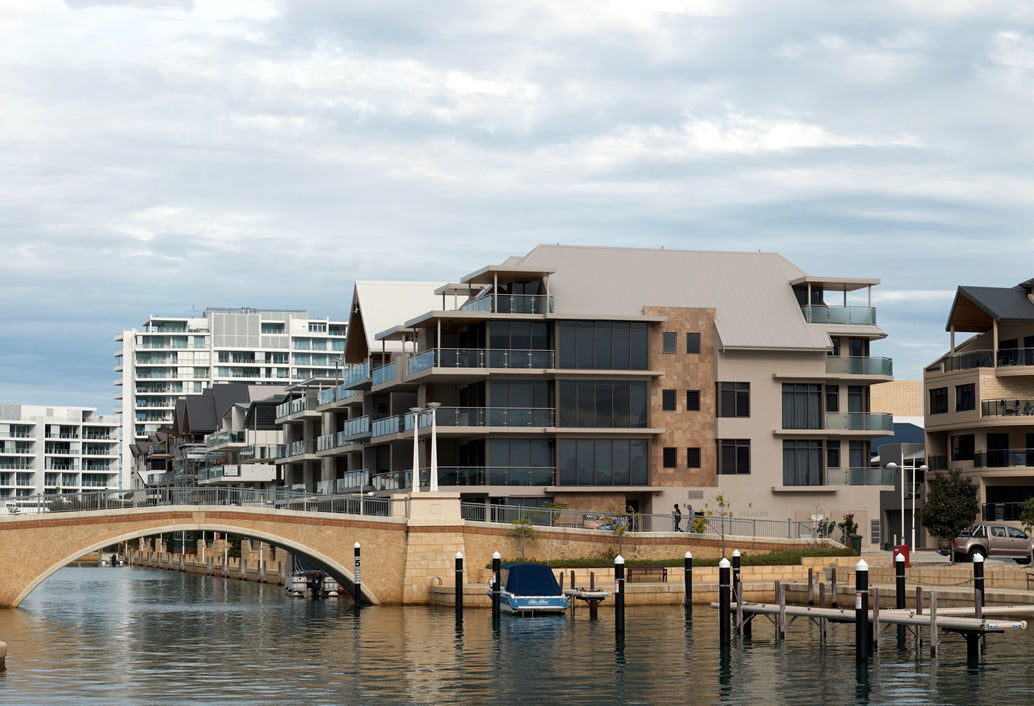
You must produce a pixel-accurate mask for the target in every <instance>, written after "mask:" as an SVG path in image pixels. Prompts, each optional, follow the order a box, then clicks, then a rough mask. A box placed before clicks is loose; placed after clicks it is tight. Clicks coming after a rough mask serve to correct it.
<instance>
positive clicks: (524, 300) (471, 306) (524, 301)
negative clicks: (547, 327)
mask: <svg viewBox="0 0 1034 706" xmlns="http://www.w3.org/2000/svg"><path fill="white" fill-rule="evenodd" d="M460 311H483V312H488V313H492V314H552V313H553V297H550V296H546V295H544V294H496V295H494V296H493V295H489V296H486V297H482V298H480V299H475V300H473V301H469V302H467V303H466V304H463V305H462V306H461V307H460Z"/></svg>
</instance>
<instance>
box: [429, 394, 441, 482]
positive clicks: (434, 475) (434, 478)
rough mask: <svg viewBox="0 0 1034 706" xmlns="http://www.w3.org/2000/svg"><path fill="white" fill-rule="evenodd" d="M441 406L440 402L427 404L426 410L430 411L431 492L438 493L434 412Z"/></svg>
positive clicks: (436, 440)
mask: <svg viewBox="0 0 1034 706" xmlns="http://www.w3.org/2000/svg"><path fill="white" fill-rule="evenodd" d="M441 406H442V403H441V402H428V403H427V408H428V409H429V410H431V492H432V493H437V492H438V426H437V424H436V421H435V412H436V411H437V409H438V408H439V407H441Z"/></svg>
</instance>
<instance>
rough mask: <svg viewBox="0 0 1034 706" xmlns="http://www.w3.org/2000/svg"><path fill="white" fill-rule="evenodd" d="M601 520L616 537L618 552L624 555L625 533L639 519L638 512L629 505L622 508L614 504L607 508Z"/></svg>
mask: <svg viewBox="0 0 1034 706" xmlns="http://www.w3.org/2000/svg"><path fill="white" fill-rule="evenodd" d="M603 521H604V526H605V527H609V528H610V532H611V534H613V535H614V536H615V537H617V538H618V554H621V555H624V553H625V541H624V540H625V535H626V534H628V533H629V532H630V531H631V530H632V526H633V525H635V524H636V523H637V522H638V521H639V513H637V512H636V511H635V510H634V509H632V506H631V505H629V506H627V507H624V508H622V506H620V505H617V504H614V505H611V506H609V507H608V508H607V514H605V515H604V516H603Z"/></svg>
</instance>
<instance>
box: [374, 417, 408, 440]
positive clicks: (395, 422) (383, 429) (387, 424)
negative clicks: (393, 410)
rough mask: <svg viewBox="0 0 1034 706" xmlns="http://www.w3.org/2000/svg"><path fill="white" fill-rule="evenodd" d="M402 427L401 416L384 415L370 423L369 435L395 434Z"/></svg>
mask: <svg viewBox="0 0 1034 706" xmlns="http://www.w3.org/2000/svg"><path fill="white" fill-rule="evenodd" d="M401 428H402V417H401V416H395V417H385V418H384V419H378V420H377V421H375V422H373V424H371V425H370V435H371V436H385V435H386V434H397V433H398V432H399V430H400V429H401Z"/></svg>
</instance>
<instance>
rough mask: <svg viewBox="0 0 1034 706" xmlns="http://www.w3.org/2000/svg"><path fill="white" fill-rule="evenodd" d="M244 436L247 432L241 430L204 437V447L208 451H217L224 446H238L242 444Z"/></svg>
mask: <svg viewBox="0 0 1034 706" xmlns="http://www.w3.org/2000/svg"><path fill="white" fill-rule="evenodd" d="M246 434H247V432H246V431H244V430H242V429H239V430H236V431H221V432H218V433H216V434H209V435H208V436H206V437H205V445H206V446H207V447H208V448H209V449H219V448H223V447H224V446H231V445H240V444H243V443H244V441H245V435H246Z"/></svg>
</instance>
